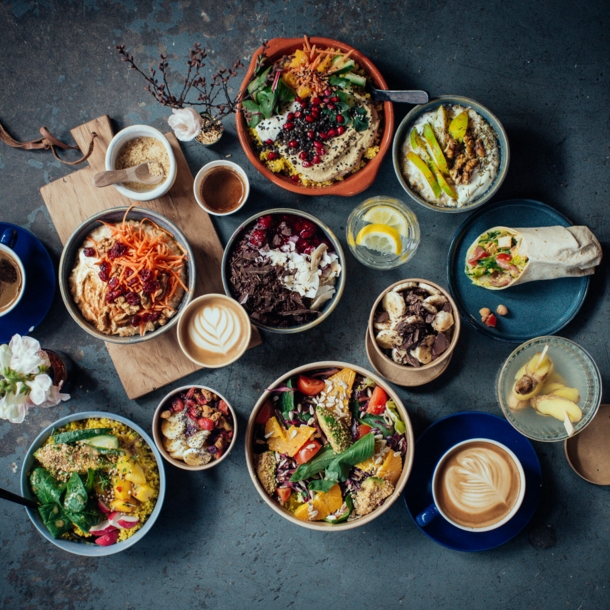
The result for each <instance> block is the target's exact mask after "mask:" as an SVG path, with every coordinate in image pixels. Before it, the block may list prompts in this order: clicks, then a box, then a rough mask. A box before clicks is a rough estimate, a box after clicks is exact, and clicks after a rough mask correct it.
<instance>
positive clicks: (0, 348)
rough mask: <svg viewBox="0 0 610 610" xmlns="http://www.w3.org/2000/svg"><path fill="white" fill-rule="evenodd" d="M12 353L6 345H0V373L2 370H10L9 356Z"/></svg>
mask: <svg viewBox="0 0 610 610" xmlns="http://www.w3.org/2000/svg"><path fill="white" fill-rule="evenodd" d="M12 355H13V352H11V348H10V347H9V346H8V345H6V343H5V344H4V345H0V372H1V371H3V370H4V369H7V368H10V366H11V356H12Z"/></svg>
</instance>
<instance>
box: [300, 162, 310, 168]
mask: <svg viewBox="0 0 610 610" xmlns="http://www.w3.org/2000/svg"><path fill="white" fill-rule="evenodd" d="M302 165H303V167H311V162H310V161H303V164H302Z"/></svg>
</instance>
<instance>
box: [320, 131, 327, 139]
mask: <svg viewBox="0 0 610 610" xmlns="http://www.w3.org/2000/svg"><path fill="white" fill-rule="evenodd" d="M318 135H319V136H320V137H321V138H322V139H323V140H328V134H327V133H326V132H325V131H321V132H320V133H319V134H318Z"/></svg>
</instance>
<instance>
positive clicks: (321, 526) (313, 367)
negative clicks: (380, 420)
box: [246, 360, 415, 532]
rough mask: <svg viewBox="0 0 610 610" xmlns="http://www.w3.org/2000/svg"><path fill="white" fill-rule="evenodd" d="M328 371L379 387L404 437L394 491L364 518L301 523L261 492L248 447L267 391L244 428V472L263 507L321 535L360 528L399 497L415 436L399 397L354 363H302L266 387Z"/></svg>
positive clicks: (409, 463)
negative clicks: (395, 413) (356, 375)
mask: <svg viewBox="0 0 610 610" xmlns="http://www.w3.org/2000/svg"><path fill="white" fill-rule="evenodd" d="M331 368H350V369H352V370H353V371H356V373H359V374H360V375H364V376H365V377H369V378H370V379H372V380H373V381H374V382H375V383H376V384H377V385H378V386H380V387H381V388H383V389H384V390H385V391H386V393H387V395H388V396H389V397H390V398H391V399H392V400H393V401H394V403H395V404H396V408H397V409H398V412H399V413H400V417H401V418H402V421H403V422H404V424H405V426H406V428H407V429H406V431H405V436H406V438H407V453H406V455H405V460H404V463H403V466H402V473H401V475H400V478H399V479H398V481H397V482H396V486H395V487H394V491H393V492H392V494H391V495H390V496H388V497H387V498H386V500H385V502H384V503H383V505H382V506H380V507H378V508H376V509H375V510H373V511H372V512H370V513H369V514H368V515H364V516H363V517H360V518H359V519H356V520H354V521H346V522H345V523H337V524H332V523H326V522H323V521H301V520H300V519H297V518H296V517H295V516H294V515H293V514H292V513H291V512H290V511H289V510H287V509H285V508H283V507H282V506H280V505H279V503H278V502H276V501H275V500H274V499H273V498H271V497H269V496H268V495H267V492H265V490H264V489H263V486H262V485H261V483H260V481H259V480H258V477H257V476H256V468H255V464H254V459H253V454H252V446H253V441H254V426H255V425H256V417H257V415H258V413H259V411H260V410H261V408H262V406H263V405H264V404H265V402H266V400H267V399H268V398H269V397H270V396H271V392H270V391H269V390H265V392H263V394H262V396H261V397H260V398H259V399H258V401H257V403H256V405H254V409H252V413H251V414H250V419H249V420H248V428H247V429H246V465H247V467H248V472H249V473H250V478H251V479H252V483H254V487H256V491H258V493H259V495H260V497H261V498H262V499H263V500H264V501H265V502H266V503H267V505H268V506H269V507H270V508H271V509H272V510H273V511H275V512H276V513H277V514H278V515H280V516H281V517H284V519H287V520H288V521H290V522H291V523H293V524H295V525H300V526H301V527H305V528H308V529H311V530H317V531H322V532H339V531H345V530H349V529H353V528H356V527H360V526H362V525H366V524H367V523H370V522H371V521H373V519H376V518H377V517H379V515H381V514H382V513H384V512H385V511H386V510H388V508H390V506H392V504H394V502H395V501H396V500H397V499H398V498H399V497H400V495H401V494H402V492H403V490H404V488H405V485H406V484H407V479H408V478H409V475H410V474H411V467H412V466H413V456H414V451H415V437H414V435H413V427H412V426H411V420H410V419H409V414H408V412H407V410H406V408H405V406H404V405H403V404H402V401H401V400H400V398H399V396H398V395H397V394H396V392H395V391H394V389H393V388H392V387H391V386H390V385H389V384H388V383H387V382H386V381H384V380H383V379H381V378H380V377H378V376H377V375H373V374H372V373H371V372H369V371H367V370H366V369H364V368H362V367H361V366H356V365H354V364H348V363H345V362H336V361H334V360H333V361H329V360H327V361H323V362H313V363H311V364H305V365H303V366H299V367H297V368H296V369H293V370H292V371H289V372H288V373H285V374H284V375H282V376H281V377H279V378H278V379H276V380H275V381H274V382H273V383H272V384H271V385H269V386H268V387H269V388H275V387H277V386H279V385H281V384H282V383H283V382H285V381H286V380H287V379H289V378H290V377H294V376H295V375H300V374H307V373H310V372H312V371H317V370H324V369H331Z"/></svg>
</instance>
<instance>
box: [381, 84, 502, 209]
mask: <svg viewBox="0 0 610 610" xmlns="http://www.w3.org/2000/svg"><path fill="white" fill-rule="evenodd" d="M442 104H459V105H460V106H469V107H470V108H472V109H473V110H474V111H476V112H478V113H479V114H480V115H481V116H482V117H483V118H484V119H485V120H486V121H487V122H488V123H489V124H490V125H491V126H492V127H493V129H494V131H495V132H496V135H497V136H498V146H499V148H500V166H499V168H498V175H497V176H496V179H495V181H494V182H493V184H492V185H491V186H490V187H489V189H488V190H487V191H486V192H485V193H484V194H483V195H482V196H481V197H479V198H478V199H475V200H474V201H472V202H470V203H469V204H467V205H464V206H462V207H461V208H450V207H446V206H439V205H434V204H433V203H430V202H429V201H426V200H425V199H423V198H422V197H420V196H419V195H418V194H417V193H416V192H415V191H414V190H413V189H412V188H411V187H410V186H409V183H408V182H407V180H406V179H405V177H404V176H403V173H402V170H401V158H402V156H403V154H402V147H403V144H404V141H405V138H406V137H407V135H408V134H409V128H410V127H411V125H413V123H415V121H417V119H419V117H421V116H422V115H423V114H425V113H426V112H430V111H433V110H436V109H437V108H438V107H439V106H441V105H442ZM509 160H510V150H509V146H508V138H507V136H506V132H505V131H504V127H502V123H500V121H499V120H498V118H497V117H496V116H495V115H494V114H492V113H491V112H490V111H489V110H488V109H487V108H485V106H481V104H479V103H478V102H475V101H474V100H471V99H470V98H467V97H461V96H458V95H441V96H440V97H437V98H435V99H433V100H432V101H430V102H428V103H427V104H423V105H421V106H415V108H413V109H412V110H411V112H409V114H407V116H406V117H405V118H404V119H403V120H402V122H401V123H400V125H399V126H398V129H397V131H396V135H395V136H394V142H393V144H392V163H393V164H394V171H395V172H396V177H397V178H398V181H399V182H400V184H401V185H402V188H403V189H405V191H407V193H408V194H409V196H410V197H411V198H412V199H413V200H415V201H417V203H419V204H421V205H423V206H424V207H426V208H428V209H429V210H434V211H435V212H449V213H458V212H470V211H471V210H474V209H475V208H478V207H480V206H482V205H483V204H484V203H487V202H488V201H489V200H490V199H491V198H492V197H493V196H494V195H495V194H496V193H497V192H498V189H499V188H500V186H501V185H502V182H504V178H506V174H507V172H508V163H509Z"/></svg>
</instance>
